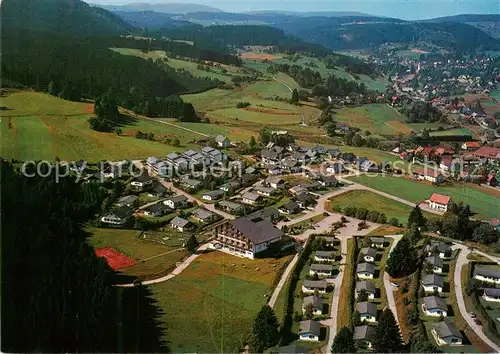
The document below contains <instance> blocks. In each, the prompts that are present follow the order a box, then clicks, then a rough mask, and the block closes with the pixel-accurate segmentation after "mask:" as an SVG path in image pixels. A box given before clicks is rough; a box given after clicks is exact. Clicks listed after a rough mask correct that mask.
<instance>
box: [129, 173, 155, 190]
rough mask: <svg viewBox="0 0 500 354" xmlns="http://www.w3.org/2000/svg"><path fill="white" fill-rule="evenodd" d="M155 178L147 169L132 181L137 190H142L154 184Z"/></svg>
mask: <svg viewBox="0 0 500 354" xmlns="http://www.w3.org/2000/svg"><path fill="white" fill-rule="evenodd" d="M153 182H154V178H153V177H151V176H150V175H149V173H148V172H147V171H144V172H143V173H142V174H141V175H140V176H138V177H135V178H134V180H133V181H132V182H131V183H130V185H131V186H132V188H133V189H134V190H136V191H142V190H145V189H148V188H151V187H152V186H153Z"/></svg>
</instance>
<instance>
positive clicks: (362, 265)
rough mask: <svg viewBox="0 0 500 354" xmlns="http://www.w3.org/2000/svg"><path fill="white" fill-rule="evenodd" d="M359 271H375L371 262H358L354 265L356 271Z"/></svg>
mask: <svg viewBox="0 0 500 354" xmlns="http://www.w3.org/2000/svg"><path fill="white" fill-rule="evenodd" d="M360 272H368V273H372V274H373V273H374V272H375V266H374V265H373V264H372V263H359V264H358V266H357V267H356V273H360Z"/></svg>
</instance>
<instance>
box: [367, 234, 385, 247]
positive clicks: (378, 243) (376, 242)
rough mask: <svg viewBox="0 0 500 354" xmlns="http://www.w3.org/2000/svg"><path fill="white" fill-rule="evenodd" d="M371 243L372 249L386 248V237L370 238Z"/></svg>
mask: <svg viewBox="0 0 500 354" xmlns="http://www.w3.org/2000/svg"><path fill="white" fill-rule="evenodd" d="M370 241H371V243H372V247H374V248H384V247H385V238H384V237H370Z"/></svg>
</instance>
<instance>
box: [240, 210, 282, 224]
mask: <svg viewBox="0 0 500 354" xmlns="http://www.w3.org/2000/svg"><path fill="white" fill-rule="evenodd" d="M248 217H249V218H250V219H256V218H262V219H266V220H269V221H271V222H274V221H276V220H278V219H279V217H280V212H279V210H278V209H276V208H273V207H267V208H264V209H260V210H257V211H256V212H253V213H252V214H250V215H248Z"/></svg>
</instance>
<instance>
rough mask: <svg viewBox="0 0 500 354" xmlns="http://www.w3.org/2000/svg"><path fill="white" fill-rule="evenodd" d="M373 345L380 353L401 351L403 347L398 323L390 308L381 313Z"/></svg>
mask: <svg viewBox="0 0 500 354" xmlns="http://www.w3.org/2000/svg"><path fill="white" fill-rule="evenodd" d="M373 345H374V349H375V351H376V352H378V353H400V352H401V351H402V349H403V339H402V338H401V333H400V331H399V327H398V324H397V322H396V319H395V318H394V314H393V313H392V311H391V310H390V309H389V308H386V309H385V310H384V311H383V312H382V314H381V315H380V318H379V320H378V323H377V328H376V332H375V339H374V343H373Z"/></svg>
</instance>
